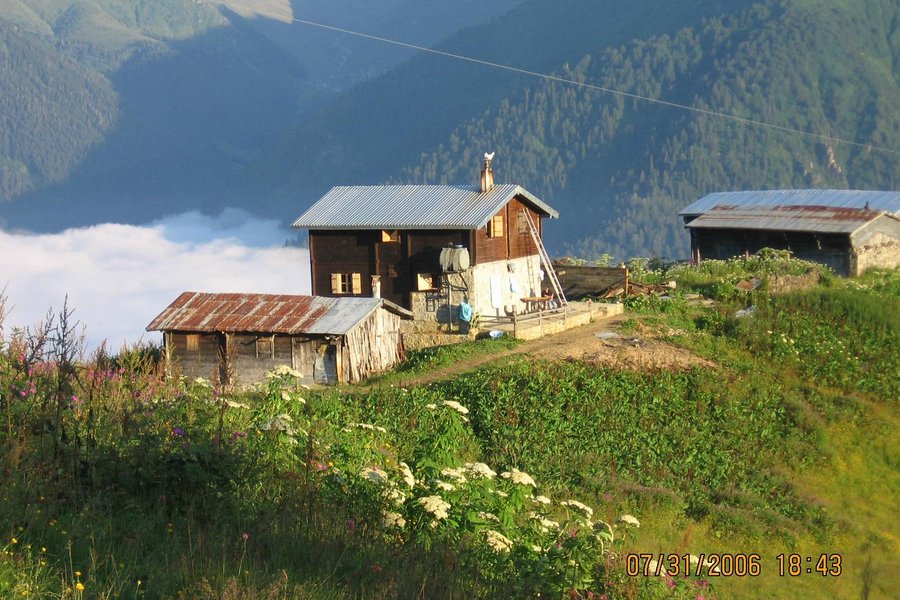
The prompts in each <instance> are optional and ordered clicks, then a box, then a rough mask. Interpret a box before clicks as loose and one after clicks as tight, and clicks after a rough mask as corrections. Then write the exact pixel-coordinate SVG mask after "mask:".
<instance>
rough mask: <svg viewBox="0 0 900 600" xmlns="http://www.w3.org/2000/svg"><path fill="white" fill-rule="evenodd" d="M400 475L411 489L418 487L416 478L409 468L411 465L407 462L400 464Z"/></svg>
mask: <svg viewBox="0 0 900 600" xmlns="http://www.w3.org/2000/svg"><path fill="white" fill-rule="evenodd" d="M400 474H401V475H402V476H403V481H404V482H405V483H406V485H408V486H409V487H413V486H414V485H416V478H415V476H414V475H413V472H412V469H410V468H409V465H408V464H406V463H405V462H401V463H400Z"/></svg>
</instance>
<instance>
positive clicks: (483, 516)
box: [478, 510, 500, 523]
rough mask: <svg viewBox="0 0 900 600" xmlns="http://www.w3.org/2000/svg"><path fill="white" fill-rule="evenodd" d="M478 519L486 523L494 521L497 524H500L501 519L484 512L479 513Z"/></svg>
mask: <svg viewBox="0 0 900 600" xmlns="http://www.w3.org/2000/svg"><path fill="white" fill-rule="evenodd" d="M478 518H479V519H484V520H485V521H494V522H495V523H499V522H500V518H499V517H498V516H497V515H495V514H494V513H489V512H484V511H483V510H482V511H478Z"/></svg>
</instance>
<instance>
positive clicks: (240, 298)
mask: <svg viewBox="0 0 900 600" xmlns="http://www.w3.org/2000/svg"><path fill="white" fill-rule="evenodd" d="M383 305H384V306H385V308H388V309H394V308H397V309H398V310H400V311H402V310H403V309H399V307H395V306H394V305H392V304H390V303H388V302H386V301H385V300H383V299H381V298H324V297H321V296H295V295H287V294H210V293H203V292H184V293H183V294H181V295H180V296H178V298H176V299H175V301H174V302H172V304H170V305H169V306H168V307H167V308H166V309H165V310H163V311H162V312H161V313H160V314H159V316H157V317H156V318H155V319H153V321H152V322H151V323H150V324H149V325H147V331H196V332H204V333H212V332H228V333H238V332H248V333H249V332H254V333H285V334H299V333H309V334H321V335H344V334H345V333H347V332H348V331H350V330H351V329H353V328H354V327H355V326H356V325H357V324H358V323H359V322H360V321H362V320H363V319H365V318H366V317H367V316H369V315H370V314H371V313H372V312H373V311H374V310H375V309H377V308H378V307H380V306H383ZM394 312H397V310H395V311H394ZM403 312H406V311H403ZM398 314H399V313H398Z"/></svg>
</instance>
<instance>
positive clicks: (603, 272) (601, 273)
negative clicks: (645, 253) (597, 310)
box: [555, 265, 628, 300]
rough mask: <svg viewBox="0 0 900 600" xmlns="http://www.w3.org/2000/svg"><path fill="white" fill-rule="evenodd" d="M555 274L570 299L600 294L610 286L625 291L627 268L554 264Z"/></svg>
mask: <svg viewBox="0 0 900 600" xmlns="http://www.w3.org/2000/svg"><path fill="white" fill-rule="evenodd" d="M555 270H556V275H557V276H558V277H559V284H560V285H561V286H562V289H563V293H564V294H565V295H566V298H568V299H570V300H577V299H579V298H586V297H597V296H602V295H603V293H604V292H606V291H607V290H608V289H610V288H611V287H618V286H621V287H622V291H623V292H625V291H627V282H628V269H627V268H625V267H588V266H572V265H556V266H555Z"/></svg>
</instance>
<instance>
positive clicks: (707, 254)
mask: <svg viewBox="0 0 900 600" xmlns="http://www.w3.org/2000/svg"><path fill="white" fill-rule="evenodd" d="M679 216H681V217H683V218H684V222H685V227H687V228H688V230H689V231H690V234H691V258H692V260H693V261H694V262H695V263H696V262H699V261H700V260H702V259H707V258H714V259H725V258H731V257H733V256H741V255H749V254H753V253H755V252H757V251H758V250H760V249H762V248H776V249H783V250H790V251H791V252H792V253H793V254H794V256H796V257H797V258H802V259H804V260H809V261H813V262H818V263H822V264H824V265H827V266H829V267H831V268H832V270H834V271H835V272H836V273H838V274H841V275H851V276H855V275H859V274H860V273H862V272H863V271H865V270H866V269H869V268H871V267H887V268H893V267H897V266H900V192H870V191H854V190H768V191H755V192H751V191H746V192H719V193H715V194H709V195H707V196H704V197H703V198H701V199H699V200H697V201H696V202H694V203H693V204H691V205H690V206H687V207H686V208H684V209H683V210H682V211H681V212H680V213H679Z"/></svg>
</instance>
